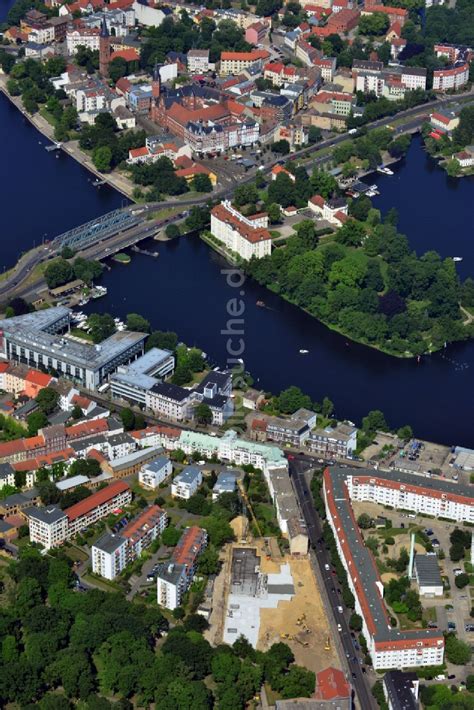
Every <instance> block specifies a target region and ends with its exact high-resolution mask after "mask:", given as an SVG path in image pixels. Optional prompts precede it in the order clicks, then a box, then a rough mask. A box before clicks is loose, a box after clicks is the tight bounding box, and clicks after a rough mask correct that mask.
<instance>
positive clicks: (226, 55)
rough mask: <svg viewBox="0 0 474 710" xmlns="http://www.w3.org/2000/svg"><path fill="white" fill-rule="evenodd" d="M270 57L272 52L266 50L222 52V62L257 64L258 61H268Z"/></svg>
mask: <svg viewBox="0 0 474 710" xmlns="http://www.w3.org/2000/svg"><path fill="white" fill-rule="evenodd" d="M269 56H270V52H267V50H266V49H255V50H254V51H253V52H221V62H222V61H226V60H231V61H243V62H245V61H248V62H256V61H257V60H258V59H268V57H269Z"/></svg>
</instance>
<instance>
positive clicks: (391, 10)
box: [365, 5, 408, 17]
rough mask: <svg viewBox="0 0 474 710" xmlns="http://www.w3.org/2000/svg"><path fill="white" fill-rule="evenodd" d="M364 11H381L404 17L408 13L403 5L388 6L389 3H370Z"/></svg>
mask: <svg viewBox="0 0 474 710" xmlns="http://www.w3.org/2000/svg"><path fill="white" fill-rule="evenodd" d="M365 12H371V13H372V12H383V13H385V14H386V15H398V16H399V17H406V16H407V15H408V10H405V8H403V7H390V6H389V5H371V6H370V7H368V8H367V9H366V10H365Z"/></svg>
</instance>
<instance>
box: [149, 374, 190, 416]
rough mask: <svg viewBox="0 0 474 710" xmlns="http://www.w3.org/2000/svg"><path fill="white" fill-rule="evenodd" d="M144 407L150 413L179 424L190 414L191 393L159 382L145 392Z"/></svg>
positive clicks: (167, 383)
mask: <svg viewBox="0 0 474 710" xmlns="http://www.w3.org/2000/svg"><path fill="white" fill-rule="evenodd" d="M145 406H146V408H147V409H150V410H151V411H152V412H155V413H157V414H161V415H163V416H165V417H167V418H168V419H172V420H173V421H176V422H181V421H183V420H184V419H189V418H190V417H191V414H192V411H191V410H192V407H191V391H190V390H187V389H185V388H184V387H179V386H178V385H173V384H172V383H170V382H159V383H158V384H156V385H154V387H152V388H151V389H150V390H148V391H147V392H146V400H145Z"/></svg>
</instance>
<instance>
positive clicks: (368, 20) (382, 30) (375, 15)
mask: <svg viewBox="0 0 474 710" xmlns="http://www.w3.org/2000/svg"><path fill="white" fill-rule="evenodd" d="M389 25H390V22H389V19H388V17H387V15H386V14H385V13H383V12H372V13H371V14H370V15H362V16H361V17H360V19H359V32H360V33H361V34H363V35H377V36H378V35H384V34H386V32H387V30H388V28H389Z"/></svg>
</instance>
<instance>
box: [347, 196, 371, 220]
mask: <svg viewBox="0 0 474 710" xmlns="http://www.w3.org/2000/svg"><path fill="white" fill-rule="evenodd" d="M371 209H372V202H371V200H370V197H367V195H362V196H361V197H359V198H358V199H357V200H352V202H351V203H350V204H349V214H350V215H351V217H354V219H357V220H359V222H365V221H366V219H367V217H368V216H369V212H370V210H371Z"/></svg>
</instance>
